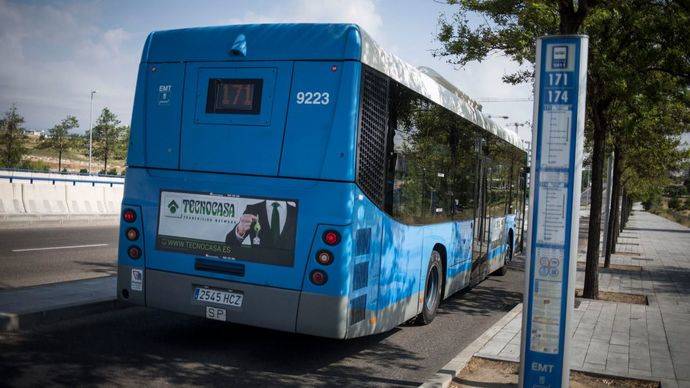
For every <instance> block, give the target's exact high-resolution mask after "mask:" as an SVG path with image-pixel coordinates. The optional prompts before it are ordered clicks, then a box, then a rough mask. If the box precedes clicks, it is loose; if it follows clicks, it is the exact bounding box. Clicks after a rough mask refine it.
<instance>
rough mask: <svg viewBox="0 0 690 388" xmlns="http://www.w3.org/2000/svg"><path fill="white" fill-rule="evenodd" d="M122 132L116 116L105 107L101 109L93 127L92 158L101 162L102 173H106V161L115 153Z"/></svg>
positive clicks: (122, 129)
mask: <svg viewBox="0 0 690 388" xmlns="http://www.w3.org/2000/svg"><path fill="white" fill-rule="evenodd" d="M123 132H124V127H122V126H120V120H119V119H118V118H117V115H115V113H113V112H112V111H110V109H108V108H107V107H106V108H103V111H101V115H100V116H99V117H98V121H96V126H95V127H93V151H94V156H96V157H97V158H100V159H102V160H103V171H108V159H109V158H111V157H112V156H113V155H114V153H115V152H116V151H117V147H118V144H120V143H121V141H122V134H123Z"/></svg>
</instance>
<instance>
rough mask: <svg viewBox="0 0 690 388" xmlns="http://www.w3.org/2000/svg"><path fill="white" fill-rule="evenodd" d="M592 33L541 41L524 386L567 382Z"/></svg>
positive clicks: (522, 363) (523, 346)
mask: <svg viewBox="0 0 690 388" xmlns="http://www.w3.org/2000/svg"><path fill="white" fill-rule="evenodd" d="M587 48H588V38H587V37H586V36H581V35H567V36H547V37H542V38H539V39H538V40H537V58H536V66H535V69H536V74H535V86H534V91H535V98H534V120H533V123H534V127H533V129H532V146H533V148H532V163H531V169H530V175H531V177H532V184H531V185H530V195H529V205H530V206H529V230H528V244H527V260H526V270H525V274H526V276H525V298H524V303H523V310H522V313H523V314H522V342H521V351H520V386H521V387H544V388H546V387H567V386H568V381H569V375H570V366H569V364H568V362H569V357H568V351H569V338H570V318H571V315H572V314H571V312H572V310H573V302H574V297H575V295H574V294H575V289H574V283H575V270H576V262H577V243H578V227H579V210H580V185H581V176H582V144H583V138H584V122H585V91H586V89H587Z"/></svg>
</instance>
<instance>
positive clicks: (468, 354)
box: [420, 303, 522, 388]
mask: <svg viewBox="0 0 690 388" xmlns="http://www.w3.org/2000/svg"><path fill="white" fill-rule="evenodd" d="M521 312H522V303H518V304H517V305H516V306H515V307H513V309H512V310H510V311H509V312H507V313H506V314H505V315H504V316H503V317H502V318H501V319H499V320H498V322H496V323H494V324H493V326H491V327H490V328H489V329H488V330H487V331H485V332H484V334H482V335H480V336H479V338H477V339H476V340H474V342H472V343H471V344H469V345H467V347H466V348H465V349H463V350H462V351H461V352H460V353H458V355H457V356H455V357H454V358H453V359H452V360H450V361H449V362H448V363H447V364H446V365H445V366H444V367H443V368H441V369H439V371H438V372H436V374H434V375H433V376H431V378H429V379H428V380H426V381H425V382H424V383H423V384H422V385H420V388H448V387H449V386H450V383H451V381H453V378H454V377H455V376H457V375H458V373H460V371H461V370H463V369H464V368H465V366H467V363H468V362H469V361H470V359H471V358H472V356H474V354H475V353H477V352H478V351H479V350H481V349H482V348H483V347H484V345H486V343H487V342H489V341H490V340H491V338H493V336H494V335H496V334H497V333H498V332H499V331H501V329H503V327H504V326H505V325H507V324H508V323H509V322H510V321H511V320H512V319H513V318H515V316H516V315H518V314H520V313H521Z"/></svg>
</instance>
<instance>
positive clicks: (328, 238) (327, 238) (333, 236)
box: [323, 230, 340, 245]
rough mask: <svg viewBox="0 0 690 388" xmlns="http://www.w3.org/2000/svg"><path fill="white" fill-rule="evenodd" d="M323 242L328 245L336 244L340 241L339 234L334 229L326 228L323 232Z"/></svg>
mask: <svg viewBox="0 0 690 388" xmlns="http://www.w3.org/2000/svg"><path fill="white" fill-rule="evenodd" d="M323 242H325V243H326V244H328V245H336V244H338V243H339V242H340V234H339V233H338V232H336V231H335V230H327V231H326V232H325V233H324V234H323Z"/></svg>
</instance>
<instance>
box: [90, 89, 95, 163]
mask: <svg viewBox="0 0 690 388" xmlns="http://www.w3.org/2000/svg"><path fill="white" fill-rule="evenodd" d="M94 94H96V91H95V90H92V91H91V108H90V110H89V174H91V158H92V157H93V95H94Z"/></svg>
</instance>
